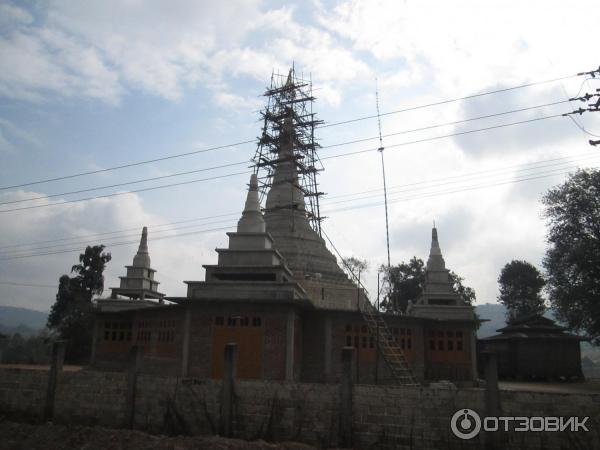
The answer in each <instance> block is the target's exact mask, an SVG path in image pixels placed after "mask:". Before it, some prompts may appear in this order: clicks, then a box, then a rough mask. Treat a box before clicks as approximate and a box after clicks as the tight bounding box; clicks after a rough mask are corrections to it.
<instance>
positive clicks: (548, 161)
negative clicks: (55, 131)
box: [0, 152, 598, 250]
mask: <svg viewBox="0 0 600 450" xmlns="http://www.w3.org/2000/svg"><path fill="white" fill-rule="evenodd" d="M597 156H598V155H596V154H594V155H589V152H586V153H582V154H577V155H571V156H564V157H560V158H551V159H546V160H539V161H534V162H530V163H524V164H513V165H510V166H504V167H500V168H496V169H488V170H479V171H476V172H467V173H462V174H459V175H452V176H446V177H441V178H434V179H429V180H423V181H417V182H412V183H405V184H398V185H394V186H391V187H390V189H391V190H392V189H398V188H403V187H410V186H417V185H423V184H431V183H439V182H447V181H448V180H454V179H465V178H472V177H480V176H482V175H484V174H490V173H491V174H494V173H497V172H505V171H507V170H513V169H516V170H517V171H525V170H536V169H539V168H543V167H548V166H551V165H555V164H564V162H560V161H565V160H573V159H574V158H576V160H577V161H579V160H581V159H588V158H591V157H597ZM534 166H538V167H534ZM381 190H382V189H381V188H377V189H370V190H364V191H359V192H351V193H347V194H339V195H333V196H332V195H329V196H327V200H328V201H329V200H331V199H335V198H343V197H355V196H358V195H362V194H367V193H373V192H379V191H381ZM238 215H239V212H231V213H226V214H216V215H212V216H202V217H196V218H192V219H184V220H178V221H173V222H167V223H160V224H150V225H148V224H141V223H140V224H139V225H138V226H135V227H131V228H124V229H120V230H113V231H106V232H103V233H93V234H86V235H81V236H75V237H66V238H57V239H48V240H43V241H33V242H27V243H20V244H9V245H2V246H0V250H5V249H12V248H18V247H28V246H36V245H40V244H49V243H56V242H65V241H74V240H75V241H80V240H82V239H88V240H90V239H97V238H100V237H104V236H107V237H108V236H110V235H114V234H121V233H125V232H130V231H139V230H140V228H141V227H142V226H148V227H149V228H151V229H153V230H154V231H153V233H154V232H156V228H162V227H170V226H172V225H179V224H183V223H190V222H198V221H203V220H208V219H218V218H222V217H231V216H238ZM210 223H213V222H210ZM205 224H206V223H204V224H198V225H194V226H200V225H205ZM180 228H181V227H173V228H169V229H168V231H171V230H177V229H180ZM158 231H161V230H158ZM113 237H115V236H110V238H111V239H112V238H113Z"/></svg>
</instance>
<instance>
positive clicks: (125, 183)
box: [0, 161, 250, 205]
mask: <svg viewBox="0 0 600 450" xmlns="http://www.w3.org/2000/svg"><path fill="white" fill-rule="evenodd" d="M249 162H250V161H240V162H235V163H229V164H221V165H220V166H213V167H205V168H203V169H196V170H188V171H186V172H178V173H173V174H170V175H161V176H157V177H150V178H144V179H141V180H135V181H126V182H124V183H117V184H109V185H106V186H96V187H93V188H87V189H80V190H77V191H69V192H61V193H59V194H50V195H45V196H40V197H31V198H25V199H19V200H11V201H8V202H2V203H0V205H8V204H14V203H23V202H31V201H34V200H45V199H47V198H53V197H61V196H63V195H72V194H81V193H83V192H91V191H98V190H101V189H110V188H114V187H121V186H128V185H130V184H138V183H145V182H147V181H156V180H163V179H165V178H173V177H179V176H182V175H190V174H193V173H200V172H207V171H209V170H215V169H222V168H224V167H233V166H239V165H242V164H248V163H249Z"/></svg>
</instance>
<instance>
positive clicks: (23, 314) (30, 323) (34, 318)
mask: <svg viewBox="0 0 600 450" xmlns="http://www.w3.org/2000/svg"><path fill="white" fill-rule="evenodd" d="M47 319H48V312H45V311H36V310H34V309H27V308H17V307H14V306H0V333H3V334H8V335H12V334H15V333H20V334H21V335H31V334H35V333H37V332H38V331H40V330H42V329H43V328H45V327H46V320H47Z"/></svg>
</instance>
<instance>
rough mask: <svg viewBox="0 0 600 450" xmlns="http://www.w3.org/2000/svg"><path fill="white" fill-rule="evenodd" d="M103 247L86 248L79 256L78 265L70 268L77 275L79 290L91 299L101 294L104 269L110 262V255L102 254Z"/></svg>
mask: <svg viewBox="0 0 600 450" xmlns="http://www.w3.org/2000/svg"><path fill="white" fill-rule="evenodd" d="M103 250H104V245H95V246H93V247H90V246H87V247H86V249H85V252H84V253H82V254H81V255H79V264H76V265H74V266H73V267H72V268H71V272H75V273H77V277H75V280H76V283H77V285H78V287H79V289H80V290H81V291H82V292H83V293H84V294H85V295H86V296H87V297H89V300H91V299H92V297H93V296H94V295H100V294H102V291H103V290H104V275H102V274H103V273H104V269H105V268H106V264H108V262H109V261H110V260H111V258H112V257H111V255H110V253H103Z"/></svg>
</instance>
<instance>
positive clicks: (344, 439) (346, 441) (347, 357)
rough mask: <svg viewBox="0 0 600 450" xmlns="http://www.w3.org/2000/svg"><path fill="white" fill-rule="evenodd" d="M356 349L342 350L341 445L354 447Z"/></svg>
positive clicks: (347, 348)
mask: <svg viewBox="0 0 600 450" xmlns="http://www.w3.org/2000/svg"><path fill="white" fill-rule="evenodd" d="M354 358H355V350H354V347H344V348H343V349H342V380H341V385H340V443H341V446H342V447H347V448H351V447H352V390H353V385H354V373H353V372H354Z"/></svg>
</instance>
